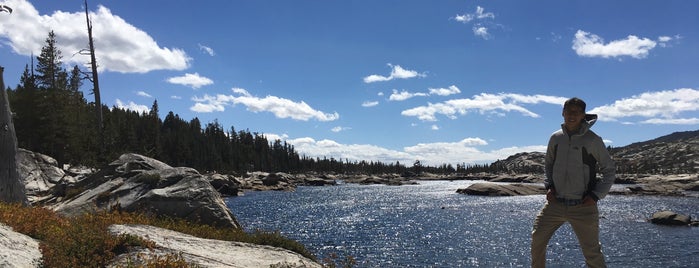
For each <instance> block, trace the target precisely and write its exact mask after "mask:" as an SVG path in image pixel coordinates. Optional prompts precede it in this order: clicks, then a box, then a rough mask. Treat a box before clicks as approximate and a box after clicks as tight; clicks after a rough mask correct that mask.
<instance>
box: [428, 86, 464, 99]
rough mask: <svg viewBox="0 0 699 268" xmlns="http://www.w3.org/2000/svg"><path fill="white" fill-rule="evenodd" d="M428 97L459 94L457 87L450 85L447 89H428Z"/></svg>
mask: <svg viewBox="0 0 699 268" xmlns="http://www.w3.org/2000/svg"><path fill="white" fill-rule="evenodd" d="M429 90H430V95H439V96H449V95H453V94H459V93H461V90H459V88H458V87H456V86H455V85H451V86H449V87H448V88H430V89H429Z"/></svg>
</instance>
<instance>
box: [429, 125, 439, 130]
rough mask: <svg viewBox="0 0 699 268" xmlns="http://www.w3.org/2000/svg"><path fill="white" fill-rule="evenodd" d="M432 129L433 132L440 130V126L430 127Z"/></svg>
mask: <svg viewBox="0 0 699 268" xmlns="http://www.w3.org/2000/svg"><path fill="white" fill-rule="evenodd" d="M430 129H432V130H439V126H438V125H432V126H431V127H430Z"/></svg>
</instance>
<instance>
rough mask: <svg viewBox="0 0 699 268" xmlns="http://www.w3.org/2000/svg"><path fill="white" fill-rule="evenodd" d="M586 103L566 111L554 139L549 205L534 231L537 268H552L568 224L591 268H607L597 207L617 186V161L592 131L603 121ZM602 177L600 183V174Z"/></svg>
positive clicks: (571, 104) (573, 102)
mask: <svg viewBox="0 0 699 268" xmlns="http://www.w3.org/2000/svg"><path fill="white" fill-rule="evenodd" d="M585 106H586V104H585V102H584V101H583V100H581V99H579V98H571V99H569V100H567V101H566V102H565V104H564V105H563V119H564V120H565V121H564V122H563V124H562V125H561V129H560V130H558V131H556V132H554V133H553V134H552V135H551V138H550V139H549V143H548V149H547V150H546V160H545V169H546V179H545V182H544V184H545V186H546V189H547V192H546V200H547V202H546V205H544V208H543V209H541V212H539V215H537V216H536V219H535V221H534V227H533V230H532V244H531V254H532V256H531V257H532V267H545V266H546V247H547V246H548V242H549V240H550V239H551V236H553V234H554V233H555V232H556V230H558V228H559V227H561V225H563V224H564V223H565V222H568V223H570V225H571V227H573V231H574V232H575V235H576V236H577V238H578V242H579V243H580V247H581V248H582V252H583V255H584V256H585V263H586V264H587V266H588V267H606V264H605V261H604V255H603V254H602V247H601V245H600V243H599V211H598V210H597V201H599V200H600V199H602V198H604V197H605V196H606V195H607V193H608V192H609V189H610V188H611V187H612V184H614V179H615V176H616V174H615V167H614V161H612V158H611V157H610V156H609V152H608V151H607V149H606V147H605V146H604V142H602V138H600V137H599V136H597V134H595V133H594V132H592V131H591V130H590V127H592V125H593V124H594V123H595V121H596V120H597V115H590V114H585ZM598 168H599V170H600V171H601V173H602V175H603V176H602V178H601V179H599V180H598V179H597V175H596V171H597V170H598Z"/></svg>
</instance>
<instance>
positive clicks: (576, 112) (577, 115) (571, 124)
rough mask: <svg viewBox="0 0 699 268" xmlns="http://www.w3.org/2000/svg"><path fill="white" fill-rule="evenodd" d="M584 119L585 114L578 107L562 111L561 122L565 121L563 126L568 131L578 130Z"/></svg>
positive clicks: (569, 107) (573, 106) (570, 107)
mask: <svg viewBox="0 0 699 268" xmlns="http://www.w3.org/2000/svg"><path fill="white" fill-rule="evenodd" d="M584 118H585V112H584V111H583V110H582V109H581V108H580V107H578V106H575V105H571V106H568V107H566V108H565V109H563V120H565V122H564V123H563V124H564V126H565V127H566V129H568V130H570V131H576V130H578V129H580V125H581V124H582V120H583V119H584Z"/></svg>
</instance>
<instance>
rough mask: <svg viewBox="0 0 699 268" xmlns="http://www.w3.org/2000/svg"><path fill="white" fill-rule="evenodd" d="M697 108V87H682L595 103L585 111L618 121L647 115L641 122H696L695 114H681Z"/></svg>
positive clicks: (602, 118) (683, 123)
mask: <svg viewBox="0 0 699 268" xmlns="http://www.w3.org/2000/svg"><path fill="white" fill-rule="evenodd" d="M696 111H699V90H696V89H692V88H681V89H675V90H665V91H657V92H646V93H643V94H641V95H635V96H632V97H630V98H627V99H622V100H618V101H615V102H614V103H613V104H610V105H604V106H600V107H596V108H594V109H592V110H590V111H588V113H595V114H598V115H599V120H600V121H618V120H620V119H625V120H628V119H627V118H636V117H641V118H648V119H646V120H643V121H640V122H638V123H644V124H682V125H692V124H697V123H698V121H699V118H697V117H696V114H695V115H693V116H692V117H690V118H683V117H682V115H684V114H685V113H690V112H696Z"/></svg>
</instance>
